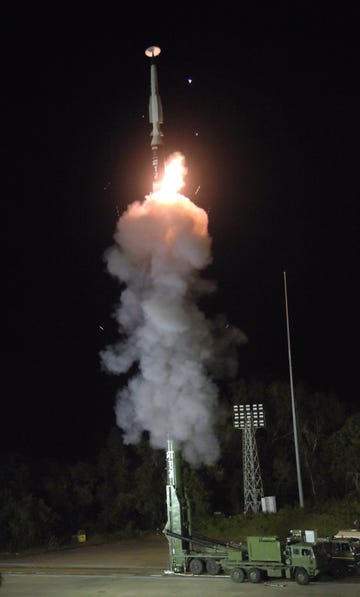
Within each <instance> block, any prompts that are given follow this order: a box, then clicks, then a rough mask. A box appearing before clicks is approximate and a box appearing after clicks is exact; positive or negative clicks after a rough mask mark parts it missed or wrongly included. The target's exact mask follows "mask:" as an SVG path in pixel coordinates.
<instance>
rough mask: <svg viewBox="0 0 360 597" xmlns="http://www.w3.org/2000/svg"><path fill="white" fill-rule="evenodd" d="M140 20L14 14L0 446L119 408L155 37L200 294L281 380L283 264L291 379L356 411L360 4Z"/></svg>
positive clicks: (61, 442)
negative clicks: (195, 209) (207, 282)
mask: <svg viewBox="0 0 360 597" xmlns="http://www.w3.org/2000/svg"><path fill="white" fill-rule="evenodd" d="M168 10H169V9H168ZM354 10H355V9H354ZM139 11H140V5H139V7H138V12H139ZM254 12H255V11H254ZM139 19H141V17H140V15H139V14H138V15H137V16H133V17H132V18H130V17H129V18H128V19H126V20H125V19H124V17H123V16H121V18H120V17H119V16H118V15H115V13H114V14H112V13H111V12H109V13H108V14H104V13H101V14H96V13H94V14H93V15H90V14H86V16H84V15H79V14H78V15H70V14H65V12H64V14H57V15H50V14H43V13H42V15H41V20H40V14H39V15H36V14H35V13H31V14H29V15H26V14H22V17H21V20H19V18H18V17H16V16H14V15H11V16H9V17H7V16H6V18H5V19H4V22H3V28H4V35H3V43H4V49H3V52H2V55H3V64H4V66H3V72H2V81H3V85H2V92H1V96H2V97H1V99H2V110H1V113H2V144H1V146H2V163H3V165H4V178H3V196H2V214H3V226H2V230H3V238H4V241H5V244H4V249H3V251H2V257H3V260H2V261H3V264H2V272H3V283H2V293H1V294H2V314H3V334H2V364H3V373H2V375H1V402H2V407H1V430H0V449H1V450H19V451H22V452H26V453H28V454H33V455H36V456H37V455H42V456H57V457H63V456H64V457H66V458H74V459H78V458H80V457H81V458H83V457H91V456H93V455H94V454H96V453H97V451H98V450H99V448H100V447H101V446H102V445H103V444H104V438H105V437H106V434H107V432H108V431H109V429H110V427H111V425H112V424H113V423H114V412H113V406H114V399H115V392H116V387H117V385H118V384H119V383H120V384H121V383H124V379H123V380H121V379H120V380H116V379H114V378H111V377H109V376H107V375H105V374H104V373H103V372H101V369H100V362H99V351H100V350H101V349H103V348H104V347H105V346H106V345H107V344H108V343H109V342H112V341H113V340H114V338H115V337H116V336H115V325H114V322H113V320H112V319H111V312H112V310H113V306H114V304H115V303H116V301H117V300H118V297H119V288H118V286H117V284H116V283H115V281H114V280H112V279H111V278H110V276H109V275H108V274H107V273H106V272H105V265H104V262H103V257H102V256H103V253H104V251H105V249H106V248H107V247H108V246H110V245H111V244H112V242H113V233H114V230H115V225H116V221H117V219H118V217H119V215H120V214H122V213H123V212H124V210H125V209H126V207H127V206H128V205H129V204H130V203H132V202H133V201H135V200H142V199H143V198H144V196H145V194H146V193H148V192H149V191H150V190H151V156H150V146H149V143H150V136H149V134H150V125H149V123H148V98H149V86H150V83H149V74H150V73H149V60H148V59H147V58H146V57H145V55H144V50H145V48H146V47H147V46H149V45H151V44H157V45H159V46H160V47H161V48H162V53H161V56H160V57H159V60H158V75H159V86H160V94H161V98H162V102H163V108H164V117H165V124H164V127H163V131H164V134H165V142H166V152H167V153H171V152H172V151H175V150H179V151H181V152H182V153H184V155H185V158H186V162H187V166H188V168H189V175H188V177H187V186H186V188H185V190H184V194H185V195H187V196H188V197H190V198H191V199H193V200H194V201H195V203H197V204H198V205H199V206H200V207H202V208H203V209H205V210H206V211H207V213H208V216H209V231H210V235H211V237H212V240H213V246H212V255H213V263H212V265H211V266H210V267H209V268H208V270H207V271H206V272H204V277H207V278H211V279H213V280H216V282H217V292H216V294H215V295H214V296H212V297H211V298H207V299H206V301H203V303H202V305H201V306H202V308H203V310H204V312H205V313H206V315H207V316H208V317H214V316H215V315H216V314H218V313H224V314H225V315H226V316H227V318H228V320H229V322H230V323H231V324H234V325H236V326H238V327H240V328H241V329H242V330H243V331H244V332H245V333H246V335H247V336H248V339H249V341H248V343H247V345H246V346H244V347H242V348H241V350H240V352H239V377H243V378H245V379H249V380H250V379H255V378H257V379H265V380H271V379H288V356H287V345H286V322H285V308H284V287H283V271H284V269H285V270H286V271H287V284H288V299H289V309H290V325H291V340H292V359H293V375H294V381H295V382H298V381H305V382H306V383H307V384H309V386H310V387H311V389H313V390H316V391H320V392H330V391H333V392H335V393H336V394H337V395H338V396H339V397H340V398H341V399H342V400H343V401H344V403H346V405H347V409H348V411H349V413H352V412H356V411H357V410H359V406H360V405H359V392H358V383H357V381H358V380H357V378H358V367H359V365H358V335H359V315H358V305H359V299H360V297H359V281H358V279H359V278H358V277H359V269H358V256H359V219H358V216H359V209H358V205H359V199H360V192H359V188H360V186H359V166H358V162H359V159H358V158H359V149H358V147H359V138H360V117H359V106H360V84H359V58H360V52H359V36H358V31H357V24H358V22H359V15H358V14H356V13H355V12H353V13H352V14H350V13H345V12H344V13H343V14H342V13H340V14H339V13H338V14H328V13H326V14H322V13H321V12H320V10H319V13H318V14H316V13H314V12H312V13H311V14H309V13H305V12H304V13H303V14H299V13H297V14H295V12H294V14H289V13H286V14H284V13H282V14H279V15H277V14H275V13H269V14H261V15H259V14H253V15H250V13H249V14H245V11H243V13H242V15H240V16H238V17H237V18H236V19H235V16H234V15H233V17H232V16H231V15H229V14H227V15H223V16H219V15H215V14H214V15H212V16H208V15H205V16H204V15H201V16H200V18H199V19H196V20H195V18H194V19H188V18H185V16H184V14H183V15H182V16H180V15H177V14H175V13H173V12H172V11H171V10H170V15H169V16H168V18H167V19H166V18H164V17H163V18H162V24H161V26H159V25H156V26H155V27H154V28H152V27H151V25H150V23H151V19H150V16H149V17H148V16H145V15H144V17H143V19H142V22H139ZM155 20H156V21H157V19H155ZM232 22H233V23H234V25H233V26H232V25H231V23H232ZM189 78H191V80H192V82H191V83H189V81H188V79H189ZM199 186H200V190H199V191H198V192H197V194H196V195H195V192H196V190H197V189H198V187H199ZM259 398H260V397H259Z"/></svg>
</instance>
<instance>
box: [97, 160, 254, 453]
mask: <svg viewBox="0 0 360 597" xmlns="http://www.w3.org/2000/svg"><path fill="white" fill-rule="evenodd" d="M177 157H179V156H177ZM180 166H183V162H182V160H180ZM114 239H115V245H114V246H112V247H111V248H110V249H108V251H107V252H106V255H105V260H106V263H107V268H108V271H109V273H110V274H111V275H113V276H115V277H116V278H118V279H119V281H120V282H121V283H122V284H124V285H125V289H124V290H123V291H122V293H121V300H120V304H119V306H118V307H117V309H116V313H115V317H116V320H117V322H118V325H119V333H120V339H119V341H118V342H117V343H116V344H115V345H113V346H110V347H107V348H106V349H105V350H104V351H103V352H102V353H101V359H102V363H103V366H104V368H105V369H106V370H107V371H109V372H111V373H113V374H123V373H126V372H128V371H129V370H130V368H132V369H131V372H133V371H135V372H134V373H133V375H132V376H131V377H130V380H129V382H128V384H127V386H126V387H124V388H122V389H120V390H119V392H118V395H117V401H116V407H115V412H116V422H117V424H118V425H119V427H121V428H122V429H123V431H124V440H125V442H126V443H136V442H137V441H138V440H139V439H140V436H141V434H142V432H143V431H144V430H146V431H148V432H149V436H150V442H151V445H152V446H153V447H155V448H166V440H167V437H168V436H169V437H170V438H171V439H172V440H173V442H174V444H175V445H176V446H177V447H178V448H180V449H181V451H182V453H183V456H184V457H185V458H186V459H187V460H188V462H190V463H192V464H197V463H199V462H205V463H211V462H214V461H215V460H216V459H217V457H218V455H219V447H218V442H217V439H216V436H215V433H214V421H215V416H216V412H217V407H218V390H217V386H216V385H215V383H214V382H213V381H212V379H211V378H210V376H209V371H210V373H211V369H212V368H213V367H214V369H213V372H215V373H216V375H217V374H218V373H219V372H218V369H217V368H216V365H218V364H219V362H220V361H219V352H218V351H219V349H220V348H223V347H224V341H225V345H226V346H227V347H229V346H230V345H234V344H235V345H236V344H239V342H241V341H243V340H244V336H243V335H241V332H239V331H237V330H234V329H233V328H230V329H226V328H227V326H226V322H224V321H221V327H222V329H223V331H226V334H225V335H222V339H221V341H220V343H219V342H217V341H215V334H214V325H215V324H214V322H209V321H208V320H207V319H206V318H205V316H204V314H203V313H202V312H201V311H200V310H199V308H198V306H197V304H196V301H197V299H198V298H199V297H200V296H201V295H203V294H204V293H208V292H211V291H212V290H213V289H214V288H213V284H212V283H210V282H208V281H206V280H204V279H202V278H201V277H200V272H201V270H203V269H204V268H205V267H206V266H207V265H208V264H209V263H210V262H211V252H210V248H211V239H210V237H209V234H208V219H207V214H206V212H205V211H204V210H202V209H201V208H199V207H197V206H196V205H195V204H194V203H192V202H191V201H190V200H189V199H187V198H186V197H184V196H182V195H180V194H178V193H177V192H176V190H173V189H172V188H171V186H170V187H169V186H168V185H164V187H163V190H162V191H160V192H158V193H154V194H151V195H148V196H147V197H146V198H145V200H144V201H143V202H135V203H133V204H131V205H130V206H129V207H128V209H127V210H126V212H125V213H124V214H123V215H122V216H121V218H120V219H119V221H118V223H117V228H116V232H115V236H114ZM216 335H217V336H218V331H217V332H216ZM224 338H227V340H224ZM222 352H223V351H222ZM223 358H224V357H223V354H222V356H221V361H222V363H223V362H225V361H223ZM228 364H229V366H230V367H233V366H234V361H231V360H230V361H229V363H228Z"/></svg>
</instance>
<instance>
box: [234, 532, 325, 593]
mask: <svg viewBox="0 0 360 597" xmlns="http://www.w3.org/2000/svg"><path fill="white" fill-rule="evenodd" d="M246 543H247V549H246V551H239V550H231V549H230V550H229V553H228V557H227V559H226V560H224V561H223V562H222V566H223V568H224V570H225V571H226V572H229V573H230V576H231V579H232V580H233V581H234V582H244V580H245V579H246V578H247V579H248V580H250V582H253V583H258V582H261V581H262V580H264V579H266V578H288V579H295V580H296V582H297V583H298V584H299V585H306V584H308V583H309V582H310V580H314V579H316V578H317V577H318V576H319V575H320V574H323V573H325V572H327V571H328V558H327V557H326V553H325V551H324V550H323V549H322V546H320V545H316V544H315V545H313V544H311V543H305V542H299V541H297V542H294V543H289V542H288V540H286V539H284V540H280V539H279V538H278V537H248V538H247V542H246Z"/></svg>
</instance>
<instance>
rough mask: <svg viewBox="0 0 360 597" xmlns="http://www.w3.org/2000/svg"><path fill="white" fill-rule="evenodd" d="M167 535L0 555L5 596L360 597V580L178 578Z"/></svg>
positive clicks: (0, 591)
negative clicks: (299, 582)
mask: <svg viewBox="0 0 360 597" xmlns="http://www.w3.org/2000/svg"><path fill="white" fill-rule="evenodd" d="M168 568H169V556H168V544H167V541H166V539H165V537H163V536H162V535H159V536H155V537H148V538H145V539H142V540H141V541H140V540H129V541H119V542H117V543H112V544H107V545H97V546H92V545H88V544H82V545H79V546H77V547H76V548H73V549H64V550H58V551H54V552H48V553H38V554H32V555H17V556H14V555H11V556H7V555H4V554H0V571H1V572H2V573H3V585H2V587H1V588H0V597H92V596H95V595H102V596H106V597H119V595H121V597H142V596H144V597H145V596H146V597H197V596H199V597H203V596H204V595H206V597H218V595H222V596H223V597H241V596H244V597H245V596H246V597H264V593H266V597H275V596H277V595H278V594H279V593H283V592H284V591H285V594H286V595H288V596H291V597H305V596H307V597H310V596H311V597H315V596H316V597H344V595H346V597H358V595H359V594H360V591H359V588H360V584H359V582H358V581H359V580H360V579H346V580H343V581H340V580H339V581H328V580H327V581H324V582H317V583H310V585H308V586H305V587H302V586H300V585H297V584H296V583H295V582H294V581H287V580H284V581H274V582H271V581H267V582H265V583H261V584H258V585H254V584H251V583H249V582H245V583H243V584H236V583H233V582H232V581H231V580H230V578H228V577H224V576H222V577H220V576H216V577H206V576H191V575H187V576H186V577H185V576H178V575H176V576H174V575H173V574H170V573H169V570H168Z"/></svg>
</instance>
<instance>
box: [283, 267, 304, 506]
mask: <svg viewBox="0 0 360 597" xmlns="http://www.w3.org/2000/svg"><path fill="white" fill-rule="evenodd" d="M284 291H285V310H286V330H287V344H288V355H289V373H290V390H291V408H292V418H293V427H294V443H295V458H296V471H297V482H298V490H299V505H300V508H303V507H304V496H303V489H302V481H301V468H300V457H299V442H298V433H297V423H296V410H295V398H294V384H293V374H292V363H291V347H290V326H289V308H288V299H287V285H286V272H284Z"/></svg>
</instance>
